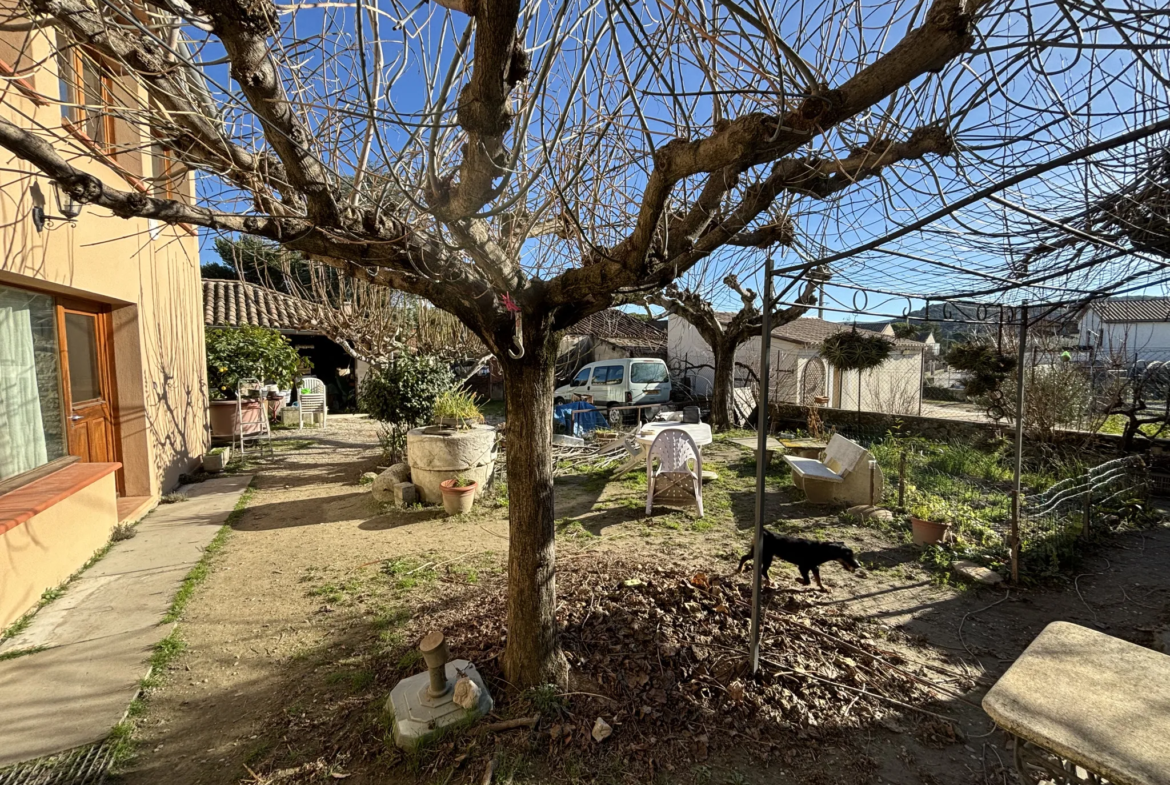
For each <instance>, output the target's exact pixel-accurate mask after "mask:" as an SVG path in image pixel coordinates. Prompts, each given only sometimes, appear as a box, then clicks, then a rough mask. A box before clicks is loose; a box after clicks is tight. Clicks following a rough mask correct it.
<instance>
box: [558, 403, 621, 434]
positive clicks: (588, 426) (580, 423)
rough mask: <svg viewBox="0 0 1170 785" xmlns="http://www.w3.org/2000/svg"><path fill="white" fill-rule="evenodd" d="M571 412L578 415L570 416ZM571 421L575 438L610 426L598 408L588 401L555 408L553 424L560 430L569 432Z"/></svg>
mask: <svg viewBox="0 0 1170 785" xmlns="http://www.w3.org/2000/svg"><path fill="white" fill-rule="evenodd" d="M569 412H577V414H575V415H570V414H569ZM570 421H571V422H572V423H573V436H582V435H584V434H587V433H590V432H591V431H596V430H597V429H598V428H604V427H606V425H607V424H608V423H606V421H605V415H604V414H602V413H601V412H599V411H598V410H597V407H596V406H594V405H593V404H591V403H588V402H586V401H573V402H572V403H562V404H558V405H556V406H554V407H553V423H554V424H556V425H557V426H558V429H559V430H561V431H562V432H567V431H568V430H569V423H570Z"/></svg>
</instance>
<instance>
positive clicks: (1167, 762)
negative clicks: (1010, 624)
mask: <svg viewBox="0 0 1170 785" xmlns="http://www.w3.org/2000/svg"><path fill="white" fill-rule="evenodd" d="M1168 706H1170V656H1167V655H1165V654H1161V653H1159V652H1156V651H1152V650H1150V649H1146V648H1143V647H1141V646H1138V645H1136V644H1133V643H1129V642H1128V641H1123V640H1121V639H1120V638H1114V637H1112V636H1109V635H1105V634H1104V633H1101V632H1097V631H1096V630H1090V629H1088V628H1087V627H1081V626H1079V625H1077V624H1070V623H1069V622H1064V621H1057V622H1053V623H1051V624H1049V625H1048V626H1047V627H1045V628H1044V630H1043V632H1041V633H1040V634H1039V635H1038V636H1037V637H1036V640H1034V641H1032V643H1031V644H1030V645H1029V646H1028V648H1027V649H1026V650H1025V651H1024V653H1023V654H1021V655H1020V658H1019V659H1017V660H1016V661H1015V663H1013V664H1012V666H1011V667H1010V668H1008V671H1007V673H1005V674H1004V675H1003V676H1001V677H1000V679H999V681H997V682H996V683H995V686H994V687H992V688H991V690H990V691H989V692H988V693H987V695H986V696H984V698H983V709H984V711H986V712H987V713H988V715H990V717H991V719H993V720H995V723H996V724H997V725H999V726H1000V727H1001V728H1003V729H1004V730H1006V731H1007V732H1008V733H1011V734H1012V735H1013V736H1015V737H1016V744H1015V750H1016V768H1017V770H1018V771H1019V772H1020V775H1021V779H1022V780H1023V782H1025V783H1028V785H1032V783H1036V782H1039V781H1041V780H1046V781H1055V782H1057V783H1061V785H1064V784H1065V783H1083V782H1086V781H1088V782H1099V781H1100V780H1099V779H1093V777H1098V778H1104V779H1106V780H1108V781H1109V782H1110V783H1112V784H1113V785H1170V711H1168V710H1167V707H1168ZM1037 748H1039V749H1037ZM1041 750H1042V751H1043V752H1041ZM1054 758H1055V759H1054ZM1076 768H1080V769H1081V770H1083V772H1085V773H1086V774H1088V775H1089V776H1088V777H1085V776H1082V775H1080V774H1079V773H1078V772H1076V770H1075V769H1076ZM1054 769H1055V770H1054ZM1062 769H1063V771H1062Z"/></svg>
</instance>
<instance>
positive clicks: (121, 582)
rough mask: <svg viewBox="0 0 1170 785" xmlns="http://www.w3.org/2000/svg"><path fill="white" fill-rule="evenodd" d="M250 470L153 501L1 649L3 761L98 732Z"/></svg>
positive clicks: (120, 712) (134, 678)
mask: <svg viewBox="0 0 1170 785" xmlns="http://www.w3.org/2000/svg"><path fill="white" fill-rule="evenodd" d="M251 479H252V478H251V476H250V475H239V476H235V477H224V478H222V479H216V480H209V481H207V482H204V483H199V484H196V485H190V486H185V487H183V488H181V489H180V491H181V492H183V493H185V494H187V496H188V497H189V499H188V500H187V501H185V502H179V503H176V504H171V505H164V506H161V507H159V508H158V509H156V510H155V511H154V512H152V513H151V514H150V515H148V516H147V517H146V518H144V519H143V521H142V522H141V523H139V524H138V526H137V532H138V533H137V535H136V536H135V537H133V538H132V539H129V540H125V541H122V542H119V543H115V544H114V546H113V547H112V548H111V549H110V551H109V553H107V554H106V556H105V558H103V559H102V560H101V561H99V562H98V563H97V564H95V565H94V566H93V567H91V568H90V569H88V570H87V571H86V572H85V573H84V574H83V575H81V577H79V578H78V579H77V580H75V581H74V582H73V583H72V584H70V585H69V588H68V589H67V590H66V592H65V594H64V595H63V596H62V597H61V598H60V599H58V600H56V601H55V602H52V603H50V604H49V605H47V606H45V607H44V608H42V609H41V611H40V612H39V613H38V614H37V615H36V616H35V617H33V620H32V623H31V624H30V625H29V626H28V627H27V628H26V629H25V630H24V631H23V632H21V633H20V634H19V635H17V636H15V637H13V638H11V639H9V640H7V641H5V642H4V643H3V644H2V645H0V655H3V654H6V653H10V652H15V651H20V650H27V649H40V650H38V651H35V652H34V653H32V654H27V655H24V656H20V657H16V658H14V659H10V660H3V661H0V707H2V708H0V717H2V718H3V721H2V722H0V768H2V767H4V766H8V765H11V764H14V763H19V762H21V761H25V760H30V759H33V758H39V757H42V756H45V755H52V754H54V753H57V752H61V751H64V750H68V749H72V748H74V747H78V746H81V745H83V744H90V743H92V742H95V741H99V740H101V739H104V738H105V737H106V736H107V735H108V734H109V732H110V730H111V729H112V728H113V727H114V725H116V724H117V723H118V722H120V721H121V720H122V718H123V716H124V715H125V713H126V708H127V706H128V705H129V704H130V701H132V700H133V699H134V696H135V695H136V694H137V692H138V684H139V682H140V681H141V680H142V678H143V677H144V676H146V675H147V671H148V667H149V666H148V665H147V660H148V659H149V658H150V655H151V650H152V647H153V646H154V645H155V644H156V643H158V642H159V641H160V640H162V639H163V638H165V637H166V636H167V635H168V634H170V631H171V629H172V628H173V626H174V625H172V624H162V623H161V622H162V617H163V615H164V614H165V613H166V612H167V610H168V609H169V608H170V605H171V601H172V599H173V598H174V595H175V592H176V591H177V590H178V588H179V585H180V584H181V583H182V581H183V578H185V577H186V575H187V573H188V572H190V570H191V568H192V567H193V566H194V565H195V564H196V562H198V561H199V559H200V558H201V557H202V555H203V549H204V548H206V547H207V544H208V543H210V542H211V540H212V539H213V538H214V537H215V535H216V532H218V531H219V528H220V526H222V525H223V523H224V521H225V520H226V519H227V517H228V515H229V514H230V513H231V511H232V509H233V508H234V507H235V505H236V502H237V501H238V500H239V498H240V496H241V494H243V492H244V490H245V489H246V488H247V487H248V483H249V482H250V481H251Z"/></svg>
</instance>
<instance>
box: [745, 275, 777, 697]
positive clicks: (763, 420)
mask: <svg viewBox="0 0 1170 785" xmlns="http://www.w3.org/2000/svg"><path fill="white" fill-rule="evenodd" d="M764 264H765V266H764V323H763V331H762V332H761V333H760V401H759V405H758V406H757V407H756V436H757V446H756V532H755V539H754V543H755V545H754V547H753V548H752V627H751V645H750V648H749V655H748V659H749V660H750V662H751V671H752V675H753V676H755V675H756V673H757V672H758V671H759V670H760V614H761V613H762V611H761V608H760V605H761V603H762V601H763V597H762V596H761V593H762V591H763V586H762V583H763V575H764V573H763V567H762V566H761V564H760V562H761V561H763V556H764V496H765V491H766V488H765V480H766V479H767V474H768V461H767V456H768V403H769V399H768V378H769V376H771V373H770V372H769V369H768V355H769V354H770V353H771V351H772V255H771V254H768V259H767V261H766V262H765V263H764Z"/></svg>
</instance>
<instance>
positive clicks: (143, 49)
mask: <svg viewBox="0 0 1170 785" xmlns="http://www.w3.org/2000/svg"><path fill="white" fill-rule="evenodd" d="M143 2H144V5H142V6H141V7H136V8H135V9H134V10H133V11H131V10H127V6H125V5H123V4H121V3H116V2H114V1H113V0H25V8H26V9H27V12H28V15H29V17H30V18H31V20H32V21H33V25H32V27H33V28H34V30H33V32H32V33H31V34H32V35H33V36H37V35H43V36H47V37H49V39H50V40H51V41H53V42H54V45H56V46H59V47H80V48H81V49H82V51H83V52H85V53H86V55H87V56H96V57H100V58H101V59H102V60H103V61H104V62H107V63H113V64H116V65H117V67H118V68H119V70H120V71H121V72H122V73H124V74H128V75H130V76H132V77H135V78H137V79H138V80H139V81H140V83H141V84H142V85H144V86H145V89H146V92H147V93H148V94H149V100H146V101H143V102H142V103H141V105H130V106H118V107H112V108H111V109H110V111H111V112H113V113H116V114H117V115H118V116H119V117H120V118H121V119H123V120H124V121H126V122H130V123H134V124H137V125H138V126H140V127H141V128H142V129H143V131H142V134H143V136H142V138H143V139H146V140H149V139H151V138H153V139H155V140H158V141H159V143H162V144H165V145H166V146H167V147H168V148H170V149H171V150H173V151H174V153H175V155H176V156H177V157H178V158H179V159H180V160H181V161H182V163H183V164H185V165H186V166H188V167H190V168H192V169H195V170H198V171H200V172H202V173H203V176H202V180H201V199H200V200H199V203H197V204H187V203H184V202H183V201H176V200H170V199H164V198H157V197H155V196H150V195H146V194H143V193H140V192H139V191H137V190H132V189H127V188H120V187H115V186H114V185H111V183H114V182H117V179H116V177H115V176H113V174H111V176H110V177H108V178H104V179H102V178H98V177H96V176H94V175H93V174H91V173H89V172H88V171H85V170H83V169H82V168H80V167H78V166H76V165H75V163H74V162H75V161H76V160H77V159H78V157H84V156H93V155H94V153H93V152H92V151H91V150H90V149H88V148H85V147H83V146H81V145H79V144H75V143H74V142H73V141H71V140H70V139H69V138H68V137H63V136H62V135H61V134H60V130H59V129H58V128H56V126H55V125H53V126H52V127H48V126H46V127H38V126H37V124H36V123H35V122H32V121H31V120H30V122H29V123H26V124H24V125H21V124H17V123H14V122H9V121H6V120H3V121H0V146H2V147H3V148H5V149H7V150H8V151H10V152H11V153H13V154H14V155H15V156H16V157H18V158H20V159H23V161H25V162H28V164H29V165H31V167H32V169H31V170H30V169H28V168H26V169H25V170H24V175H23V176H25V177H28V176H32V173H33V172H35V173H39V174H41V175H42V176H47V177H48V178H50V179H52V180H54V181H56V182H57V183H58V184H59V186H60V187H62V188H63V189H64V190H65V191H67V192H68V193H69V194H71V195H72V196H73V197H74V198H76V199H78V200H80V201H81V202H83V203H86V204H88V205H91V206H93V207H97V208H103V209H104V210H107V211H109V212H110V213H112V214H113V215H115V216H119V217H122V218H149V219H154V220H157V221H163V222H167V223H172V224H175V223H186V224H190V225H193V226H198V227H205V228H206V229H208V230H211V231H215V232H222V233H239V234H248V235H254V236H258V237H262V238H266V239H268V240H271V241H273V242H277V243H280V244H281V245H282V246H283V247H284V248H286V249H288V250H290V251H299V252H302V253H304V254H307V255H308V256H309V257H310V258H311V259H313V260H315V261H316V262H318V263H320V264H323V265H327V266H329V267H331V268H333V269H335V270H338V271H340V272H341V273H343V274H344V275H345V276H349V277H351V278H353V279H355V280H358V281H362V282H365V283H367V284H372V285H374V286H378V287H386V288H389V289H394V290H398V291H401V292H406V293H409V294H412V295H416V296H418V297H421V298H424V299H425V300H428V301H429V302H431V303H433V304H434V305H435V306H437V307H438V308H440V309H442V310H444V311H447V312H449V313H452V314H454V315H456V316H457V317H458V318H459V320H460V321H461V322H462V323H463V325H464V326H466V328H467V329H468V330H470V331H471V332H472V333H474V334H475V335H476V336H478V338H479V339H480V340H481V341H482V342H483V344H484V345H485V346H486V347H487V350H488V351H490V352H491V353H492V354H494V355H495V357H496V358H498V361H499V363H500V366H501V368H502V371H503V375H504V382H505V391H506V395H507V402H508V403H507V405H508V426H509V432H508V441H509V444H521V445H524V449H519V450H517V449H513V450H509V451H508V458H507V460H508V478H509V492H510V509H509V518H510V549H509V557H508V581H509V599H508V620H507V621H508V642H507V648H506V653H505V656H504V661H503V665H504V670H505V672H506V674H507V677H508V679H509V681H510V682H511V683H512V684H513V685H515V686H516V687H526V686H529V685H533V684H540V683H545V682H557V683H563V682H564V680H565V678H566V674H567V661H566V659H565V657H564V656H563V654H562V653H561V650H560V648H559V645H558V640H557V625H556V618H555V610H556V580H555V576H556V571H555V545H554V532H555V528H554V525H553V522H554V517H555V516H554V507H553V475H552V462H551V445H550V441H551V428H552V418H551V404H552V386H553V385H552V382H553V368H554V364H555V359H556V352H557V336H558V333H559V332H560V331H562V330H564V329H565V328H567V327H569V326H570V325H572V324H574V323H575V322H576V321H578V320H580V319H581V318H583V317H585V316H586V315H589V314H592V313H596V312H598V311H600V310H602V309H604V308H608V307H611V306H614V305H620V304H623V303H632V302H640V301H642V299H643V298H644V296H645V295H646V294H647V293H650V292H655V291H661V290H663V289H664V288H665V287H666V286H667V285H668V284H669V283H670V282H671V281H674V280H676V279H678V278H679V277H680V276H682V275H684V274H686V273H687V271H688V270H691V269H693V268H695V267H696V265H699V264H700V263H702V262H704V260H709V259H717V258H718V255H719V254H720V252H721V249H723V248H725V247H726V246H728V244H729V243H733V242H735V241H736V239H737V238H740V239H742V238H744V237H748V236H750V235H751V233H752V232H754V231H756V230H758V229H760V228H762V226H764V225H767V224H769V223H771V222H772V217H771V214H770V213H769V210H770V209H771V208H772V206H773V205H774V204H775V203H776V201H777V200H778V199H779V198H781V197H783V198H787V196H788V195H801V196H803V195H811V196H812V197H814V199H813V200H812V201H814V202H822V201H823V202H824V203H825V205H826V211H827V212H826V215H827V214H828V211H830V210H833V209H836V208H835V205H836V198H837V197H838V196H839V195H843V194H845V193H849V192H856V199H857V200H858V201H857V202H856V203H857V204H862V203H867V204H873V205H877V206H878V207H877V209H876V211H875V212H874V213H873V215H872V216H871V217H868V218H865V219H857V220H853V219H851V220H853V224H854V225H858V224H859V223H860V222H861V220H865V221H869V222H872V223H875V224H877V223H880V222H882V221H886V220H898V216H899V211H897V210H891V211H890V212H889V213H888V214H887V213H885V212H884V210H885V208H884V207H883V205H885V204H887V199H888V197H887V195H886V192H885V191H883V189H885V188H887V186H885V185H883V184H882V183H883V182H884V178H881V177H878V178H869V179H868V181H867V175H868V174H870V173H872V172H873V171H874V170H876V169H883V170H890V171H893V170H894V169H895V168H896V169H898V171H899V173H898V175H897V177H898V178H899V182H898V185H897V190H898V193H899V194H902V195H905V194H911V193H916V194H919V195H924V194H925V195H929V194H931V193H934V194H941V193H943V192H945V191H946V190H947V188H950V187H955V188H961V189H965V188H967V186H968V185H969V183H971V182H975V181H979V182H982V181H983V180H985V179H986V178H995V177H998V176H999V173H998V170H997V169H996V166H999V164H998V163H997V160H998V159H997V158H996V155H997V154H996V155H989V154H987V153H986V151H987V150H988V149H989V148H995V147H1002V145H1000V144H999V142H1000V140H1003V144H1008V143H1009V142H1010V143H1012V144H1021V145H1024V144H1028V145H1037V144H1041V143H1042V142H1045V141H1047V140H1051V144H1053V145H1058V144H1065V143H1066V141H1067V140H1069V139H1072V138H1073V137H1074V136H1077V134H1081V131H1082V130H1083V129H1084V128H1087V127H1089V126H1093V127H1095V126H1096V125H1099V123H1098V121H1099V120H1100V115H1099V111H1100V109H1099V105H1100V104H1103V102H1104V99H1102V98H1101V97H1100V95H1098V94H1094V96H1093V98H1094V100H1093V101H1087V102H1082V103H1081V104H1077V105H1062V106H1060V110H1061V114H1060V115H1058V116H1056V119H1053V120H1051V121H1050V120H1049V118H1048V117H1047V116H1046V117H1045V118H1044V123H1046V124H1045V125H1044V126H1043V135H1040V134H1038V133H1034V132H1033V129H1032V128H1031V125H1032V120H1031V118H1032V116H1033V115H1034V114H1035V113H1036V112H1038V111H1040V110H1039V109H1037V108H1036V107H1035V106H1034V105H1033V104H1034V103H1037V102H1033V101H1028V100H1017V99H1016V94H1015V93H1013V92H1012V90H1014V89H1015V86H1014V85H1012V84H1010V83H1009V82H1008V76H1007V75H1008V74H1012V75H1015V77H1016V78H1017V79H1022V78H1024V76H1027V75H1029V74H1031V77H1030V78H1031V79H1032V83H1033V84H1037V85H1040V84H1050V83H1051V82H1050V79H1049V74H1047V73H1045V72H1044V68H1045V63H1046V60H1045V58H1043V57H1036V56H1035V55H1036V53H1037V52H1038V51H1041V48H1042V47H1040V44H1043V46H1048V45H1049V42H1050V41H1052V40H1057V41H1060V42H1061V43H1062V44H1067V45H1068V46H1072V47H1078V48H1079V49H1080V51H1081V52H1086V51H1089V50H1091V49H1092V47H1093V46H1094V41H1095V40H1096V39H1095V38H1094V37H1093V36H1089V35H1081V33H1082V30H1081V29H1080V28H1079V27H1078V25H1079V24H1080V21H1081V20H1083V19H1086V18H1089V17H1092V20H1093V21H1092V26H1094V27H1096V26H1098V25H1099V24H1100V22H1099V19H1098V18H1099V17H1100V16H1101V15H1103V14H1105V15H1108V16H1109V17H1110V18H1111V19H1115V20H1119V21H1118V23H1119V24H1120V25H1122V27H1121V28H1120V29H1121V30H1122V31H1123V32H1124V34H1125V35H1126V36H1132V35H1136V33H1134V32H1133V30H1135V29H1136V28H1137V27H1139V26H1140V27H1142V28H1143V29H1144V28H1147V27H1149V26H1151V25H1153V24H1154V20H1151V19H1150V18H1149V15H1148V14H1146V13H1145V12H1144V10H1143V9H1142V8H1141V7H1140V6H1141V3H1140V2H1138V1H1137V0H1118V2H1117V3H1111V4H1109V6H1108V8H1104V7H1102V6H1099V5H1098V4H1084V3H1081V2H1074V3H1071V4H1065V3H1062V4H1060V6H1059V8H1054V7H1050V6H1044V5H1041V6H1037V7H1036V8H1032V7H1031V5H1029V4H1027V3H1015V2H1007V0H1000V1H999V2H993V1H992V0H931V1H930V2H927V3H920V2H917V0H913V1H912V0H866V2H862V3H860V4H858V3H855V2H844V0H831V1H830V2H828V3H821V4H815V5H814V6H812V7H809V6H806V4H803V3H786V2H782V0H771V2H764V3H758V4H756V5H755V6H752V7H751V8H750V9H749V8H748V7H746V6H744V5H742V4H740V3H737V2H732V0H722V2H720V3H719V4H717V5H708V4H706V3H705V0H689V2H686V3H683V4H675V3H658V2H655V1H654V0H652V1H651V2H648V3H644V4H640V5H630V4H623V3H618V2H612V0H545V2H535V3H531V4H522V3H520V2H519V0H439V2H438V4H437V5H427V4H419V5H414V6H409V7H408V6H406V5H403V4H402V3H400V2H399V1H398V0H383V2H373V3H372V2H370V1H369V0H341V1H340V2H329V3H314V2H307V3H289V4H284V5H279V6H278V5H276V4H274V3H272V2H270V1H269V0H251V1H250V2H242V1H241V0H143ZM1131 6H1132V7H1131ZM1037 15H1039V17H1040V18H1042V20H1043V21H1044V25H1043V26H1042V27H1037V26H1036V25H1034V24H1033V20H1034V18H1035V17H1036V16H1037ZM1021 16H1027V17H1028V20H1029V22H1028V24H1024V23H1023V22H1019V21H1018V17H1021ZM1064 28H1075V29H1076V33H1077V34H1076V35H1075V36H1068V35H1065V30H1064ZM781 30H784V31H785V33H784V35H783V36H782V35H781V32H780V31H781ZM988 36H990V37H988ZM58 42H64V43H58ZM1102 47H1103V48H1102V51H1110V52H1112V51H1113V50H1115V49H1117V46H1116V45H1115V44H1114V43H1113V42H1112V41H1107V42H1105V43H1104V44H1102ZM1129 49H1132V50H1134V51H1137V50H1140V49H1141V47H1140V46H1137V45H1134V46H1131V47H1129ZM1158 51H1160V50H1158ZM976 53H977V54H976ZM1141 57H1145V55H1142V56H1141ZM1141 57H1139V56H1136V55H1135V56H1133V57H1132V58H1131V61H1132V64H1133V65H1132V67H1133V68H1146V67H1147V66H1146V60H1143V59H1141ZM1091 66H1092V63H1089V64H1088V65H1087V66H1086V67H1091ZM1150 70H1151V71H1153V70H1156V68H1154V67H1151V68H1150ZM1021 74H1023V75H1024V76H1020V75H1021ZM1116 82H1117V83H1118V85H1119V86H1118V87H1116V88H1115V89H1121V85H1124V84H1128V83H1126V82H1125V80H1116ZM1005 85H1007V86H1008V87H1010V88H1011V89H1008V87H1005ZM996 96H999V97H1000V98H999V99H997V98H996ZM1005 96H1008V98H1004V97H1005ZM1009 100H1010V101H1011V103H1007V102H1008V101H1009ZM997 101H998V103H997ZM1004 106H1006V107H1008V109H1010V110H1011V112H1012V113H1014V114H1013V115H1012V116H1013V117H1014V118H1016V119H1018V121H1019V127H1018V128H1016V127H1013V129H1012V130H1011V131H1010V132H1008V131H1002V132H1001V131H998V130H996V129H992V130H988V128H987V126H986V125H985V124H981V123H980V122H978V121H976V120H975V119H973V118H974V114H975V113H976V112H977V111H981V110H983V109H988V110H989V111H990V112H991V113H993V114H994V113H995V112H996V111H998V110H999V109H1000V108H1001V107H1004ZM1005 111H1006V110H1005ZM1085 113H1089V114H1085ZM1001 116H1002V112H1001V113H1000V114H997V115H995V117H996V120H997V121H998V119H999V118H1000V117H1001ZM1084 116H1089V117H1091V118H1092V120H1093V123H1089V124H1087V125H1086V124H1082V123H1081V118H1082V117H1084ZM697 118H704V119H702V120H700V119H697ZM1062 123H1063V124H1064V125H1062ZM965 124H969V125H971V127H972V128H974V129H975V131H974V132H973V133H975V134H976V135H977V138H976V137H973V139H972V143H971V148H970V149H972V150H975V149H976V148H978V150H979V151H980V153H979V155H977V156H976V157H975V159H974V160H975V161H976V163H977V168H978V167H982V168H980V169H979V170H978V171H975V170H972V169H970V168H963V166H964V165H963V164H962V163H961V155H960V156H959V158H958V159H955V160H951V159H952V158H954V156H950V155H946V151H947V150H950V149H951V148H952V146H955V148H956V149H959V150H960V153H961V152H962V149H961V146H957V145H953V143H952V141H951V139H952V138H954V137H955V132H956V130H961V128H962V127H966V126H965ZM1066 128H1075V129H1076V132H1075V133H1074V132H1073V131H1071V130H1070V131H1068V132H1067V133H1064V131H1065V130H1066ZM989 139H990V141H988V140H989ZM1077 139H1078V141H1077V142H1076V144H1082V143H1083V141H1080V140H1081V139H1082V137H1081V136H1077ZM63 149H67V150H68V152H67V153H63V152H62V151H63ZM1002 157H1003V158H1009V157H1010V156H1009V155H1004V156H1002ZM928 159H935V160H933V161H932V160H928ZM906 162H913V164H914V165H912V166H911V165H907V166H905V167H894V166H893V165H894V164H899V163H906ZM375 173H376V174H375ZM13 176H19V175H13ZM383 178H384V179H385V180H386V181H388V182H390V183H391V184H392V186H393V187H390V188H387V187H382V182H383ZM863 181H867V182H863ZM855 184H856V185H857V188H853V187H852V186H854V185H855ZM830 196H833V197H834V199H829V198H828V197H830ZM921 198H926V197H925V196H922V197H921ZM824 225H825V226H829V225H832V222H831V221H828V222H827V223H825V224H824ZM842 228H843V227H842ZM837 275H838V272H837V270H836V268H834V276H835V277H834V280H837Z"/></svg>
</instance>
